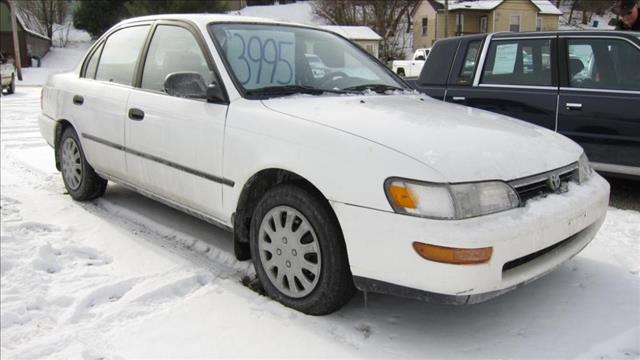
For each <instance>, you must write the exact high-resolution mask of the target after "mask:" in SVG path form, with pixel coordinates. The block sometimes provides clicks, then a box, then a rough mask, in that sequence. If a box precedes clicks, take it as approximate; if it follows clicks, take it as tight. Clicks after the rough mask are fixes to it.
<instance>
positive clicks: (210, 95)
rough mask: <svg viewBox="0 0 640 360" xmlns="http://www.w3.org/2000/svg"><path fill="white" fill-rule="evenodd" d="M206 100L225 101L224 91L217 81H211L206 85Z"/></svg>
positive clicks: (213, 101)
mask: <svg viewBox="0 0 640 360" xmlns="http://www.w3.org/2000/svg"><path fill="white" fill-rule="evenodd" d="M207 101H208V102H212V103H224V102H227V98H226V96H225V95H224V91H222V88H221V87H220V85H219V84H218V83H215V82H214V83H211V84H209V86H207Z"/></svg>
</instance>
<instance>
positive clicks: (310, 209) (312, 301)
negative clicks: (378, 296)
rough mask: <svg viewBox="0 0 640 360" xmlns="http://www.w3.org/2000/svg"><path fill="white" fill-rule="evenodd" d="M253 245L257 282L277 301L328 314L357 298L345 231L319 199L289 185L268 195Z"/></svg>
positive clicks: (254, 223) (254, 226)
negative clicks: (345, 241) (341, 229)
mask: <svg viewBox="0 0 640 360" xmlns="http://www.w3.org/2000/svg"><path fill="white" fill-rule="evenodd" d="M249 243H250V248H251V256H252V258H253V264H254V267H255V269H256V273H257V274H258V278H259V280H260V282H261V284H262V286H263V287H264V290H265V292H266V293H267V295H269V296H270V297H271V298H272V299H274V300H277V301H279V302H280V303H282V304H284V305H286V306H288V307H291V308H293V309H296V310H298V311H301V312H303V313H306V314H309V315H325V314H329V313H332V312H334V311H336V310H338V309H340V308H341V307H342V306H343V305H344V304H345V303H346V302H347V301H349V299H350V298H351V297H352V296H353V293H354V290H355V289H354V286H353V278H352V275H351V271H350V269H349V262H348V260H347V252H346V246H345V244H344V239H343V237H342V232H341V231H340V229H339V226H338V223H337V220H336V219H335V216H334V215H333V212H332V210H331V208H330V206H329V204H328V203H327V202H326V200H325V199H323V198H321V197H320V196H318V195H316V194H314V193H312V192H310V191H307V190H306V189H304V188H302V187H300V186H296V185H288V184H287V185H280V186H277V187H275V188H273V189H271V190H269V191H268V192H267V193H266V194H265V195H264V197H263V198H262V199H261V200H260V202H259V203H258V205H257V207H256V209H255V211H254V213H253V217H252V219H251V234H250V242H249Z"/></svg>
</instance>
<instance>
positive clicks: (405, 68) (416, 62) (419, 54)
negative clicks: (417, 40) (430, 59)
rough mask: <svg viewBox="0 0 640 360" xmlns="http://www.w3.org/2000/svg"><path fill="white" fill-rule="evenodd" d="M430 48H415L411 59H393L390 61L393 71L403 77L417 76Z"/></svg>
mask: <svg viewBox="0 0 640 360" xmlns="http://www.w3.org/2000/svg"><path fill="white" fill-rule="evenodd" d="M430 51H431V48H423V49H417V50H416V52H415V53H414V54H413V58H412V59H411V60H394V61H393V62H392V63H391V67H392V69H393V72H394V73H396V74H398V75H400V76H404V77H415V76H419V75H420V72H421V71H422V67H423V66H424V62H425V61H426V60H427V56H429V52H430Z"/></svg>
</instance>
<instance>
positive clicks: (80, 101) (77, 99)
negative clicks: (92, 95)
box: [73, 95, 84, 105]
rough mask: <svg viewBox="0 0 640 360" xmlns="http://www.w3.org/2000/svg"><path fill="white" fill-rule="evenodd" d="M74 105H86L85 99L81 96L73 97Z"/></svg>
mask: <svg viewBox="0 0 640 360" xmlns="http://www.w3.org/2000/svg"><path fill="white" fill-rule="evenodd" d="M73 103H74V104H76V105H82V104H84V98H83V97H82V96H80V95H76V96H74V97H73Z"/></svg>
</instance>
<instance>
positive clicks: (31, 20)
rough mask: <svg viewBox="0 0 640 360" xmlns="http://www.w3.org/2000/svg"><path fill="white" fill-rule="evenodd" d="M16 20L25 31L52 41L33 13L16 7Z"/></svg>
mask: <svg viewBox="0 0 640 360" xmlns="http://www.w3.org/2000/svg"><path fill="white" fill-rule="evenodd" d="M16 19H17V20H18V22H19V23H20V26H21V27H22V29H23V30H24V31H26V32H28V33H29V34H31V35H34V36H37V37H39V38H43V39H45V40H51V39H49V37H48V36H47V30H46V29H45V27H44V26H42V24H41V23H40V20H38V18H37V17H36V16H35V15H33V13H32V12H31V11H29V10H27V9H23V8H21V7H19V6H16Z"/></svg>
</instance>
